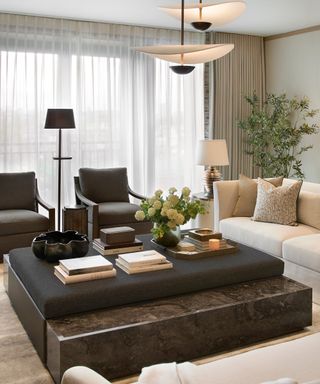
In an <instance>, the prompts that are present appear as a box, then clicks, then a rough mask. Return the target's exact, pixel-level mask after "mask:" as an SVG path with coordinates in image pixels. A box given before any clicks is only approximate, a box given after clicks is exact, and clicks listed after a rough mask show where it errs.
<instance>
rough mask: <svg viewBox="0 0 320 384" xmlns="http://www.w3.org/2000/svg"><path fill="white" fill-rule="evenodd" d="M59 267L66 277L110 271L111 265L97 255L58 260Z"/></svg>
mask: <svg viewBox="0 0 320 384" xmlns="http://www.w3.org/2000/svg"><path fill="white" fill-rule="evenodd" d="M59 267H60V268H61V269H63V270H64V271H65V272H66V273H67V274H68V275H78V274H79V273H92V272H101V271H107V270H111V269H112V268H113V265H112V263H110V261H108V260H107V259H105V258H104V257H103V256H100V255H97V256H86V257H77V258H73V259H65V260H60V265H59Z"/></svg>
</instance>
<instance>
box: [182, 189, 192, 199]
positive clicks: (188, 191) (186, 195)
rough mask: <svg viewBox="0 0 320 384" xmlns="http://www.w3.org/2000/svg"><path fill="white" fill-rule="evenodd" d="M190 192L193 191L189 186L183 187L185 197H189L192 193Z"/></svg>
mask: <svg viewBox="0 0 320 384" xmlns="http://www.w3.org/2000/svg"><path fill="white" fill-rule="evenodd" d="M190 192H191V190H190V188H188V187H184V188H182V195H183V196H184V197H188V196H189V195H190Z"/></svg>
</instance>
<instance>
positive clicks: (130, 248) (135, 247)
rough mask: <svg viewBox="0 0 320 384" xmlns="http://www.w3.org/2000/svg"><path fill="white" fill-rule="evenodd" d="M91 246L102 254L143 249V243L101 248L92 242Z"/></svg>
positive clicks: (116, 253)
mask: <svg viewBox="0 0 320 384" xmlns="http://www.w3.org/2000/svg"><path fill="white" fill-rule="evenodd" d="M92 247H93V248H94V249H95V250H96V251H98V252H99V253H100V254H101V255H103V256H111V255H118V254H119V253H127V252H137V251H142V250H143V245H138V246H137V245H135V246H132V247H127V248H113V249H102V248H100V247H98V246H96V244H94V243H93V244H92Z"/></svg>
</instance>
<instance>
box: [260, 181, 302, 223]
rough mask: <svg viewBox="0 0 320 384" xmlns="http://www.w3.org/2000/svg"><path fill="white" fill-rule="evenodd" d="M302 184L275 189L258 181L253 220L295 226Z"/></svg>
mask: <svg viewBox="0 0 320 384" xmlns="http://www.w3.org/2000/svg"><path fill="white" fill-rule="evenodd" d="M301 185H302V182H301V181H297V182H296V183H294V184H292V185H290V186H287V185H284V186H282V187H275V186H274V185H273V184H271V183H269V182H268V181H266V180H263V179H260V178H259V179H258V195H257V203H256V207H255V209H254V214H253V220H255V221H266V222H268V223H277V224H284V225H296V221H297V200H298V196H299V192H300V189H301Z"/></svg>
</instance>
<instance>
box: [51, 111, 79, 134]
mask: <svg viewBox="0 0 320 384" xmlns="http://www.w3.org/2000/svg"><path fill="white" fill-rule="evenodd" d="M44 127H45V128H46V129H48V128H49V129H50V128H52V129H57V128H58V129H59V128H62V129H71V128H75V127H76V125H75V123H74V116H73V109H48V111H47V117H46V122H45V124H44Z"/></svg>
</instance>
